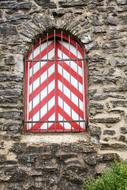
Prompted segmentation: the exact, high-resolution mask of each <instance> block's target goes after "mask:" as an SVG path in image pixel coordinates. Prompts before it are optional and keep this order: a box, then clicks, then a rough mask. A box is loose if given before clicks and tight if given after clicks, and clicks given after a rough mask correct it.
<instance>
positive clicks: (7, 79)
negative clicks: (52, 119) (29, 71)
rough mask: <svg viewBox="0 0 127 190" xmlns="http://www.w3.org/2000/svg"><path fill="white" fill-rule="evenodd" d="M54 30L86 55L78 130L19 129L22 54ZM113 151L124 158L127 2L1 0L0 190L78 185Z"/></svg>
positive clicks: (72, 189)
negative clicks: (83, 116) (82, 124)
mask: <svg viewBox="0 0 127 190" xmlns="http://www.w3.org/2000/svg"><path fill="white" fill-rule="evenodd" d="M52 28H57V29H64V30H66V31H69V32H70V33H72V34H73V35H75V36H76V37H77V39H79V40H80V41H81V42H82V43H83V44H84V47H85V49H86V52H87V63H88V97H87V98H88V118H89V121H88V129H87V132H86V133H83V134H38V135H37V134H36V135H35V134H24V133H23V67H24V63H23V57H24V54H25V53H26V52H27V51H28V49H29V48H30V46H31V44H32V40H33V39H35V38H36V36H37V35H38V34H41V33H43V32H44V31H46V30H48V29H52ZM116 153H117V154H116ZM117 155H120V156H121V158H123V159H127V1H126V0H112V1H111V0H88V1H87V0H47V1H44V0H35V1H34V0H10V1H6V0H1V1H0V190H11V189H12V190H33V189H37V190H38V189H41V190H42V189H44V190H47V189H52V190H77V189H81V184H82V181H83V179H84V178H86V177H88V176H90V175H96V174H98V173H99V172H100V171H101V169H102V168H103V167H104V166H105V164H107V163H108V162H110V161H112V160H114V159H116V158H118V156H117Z"/></svg>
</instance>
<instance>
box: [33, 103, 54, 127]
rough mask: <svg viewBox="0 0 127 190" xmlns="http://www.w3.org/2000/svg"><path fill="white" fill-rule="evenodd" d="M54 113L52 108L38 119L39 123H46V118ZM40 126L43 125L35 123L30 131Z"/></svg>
mask: <svg viewBox="0 0 127 190" xmlns="http://www.w3.org/2000/svg"><path fill="white" fill-rule="evenodd" d="M54 111H55V107H54V106H53V107H52V108H51V109H50V110H49V111H48V112H47V113H46V114H45V115H44V116H43V117H42V118H41V119H40V122H41V121H47V120H48V118H49V117H50V116H51V115H52V114H53V113H54ZM41 125H43V123H35V124H34V125H33V126H32V130H37V129H39V128H40V127H41Z"/></svg>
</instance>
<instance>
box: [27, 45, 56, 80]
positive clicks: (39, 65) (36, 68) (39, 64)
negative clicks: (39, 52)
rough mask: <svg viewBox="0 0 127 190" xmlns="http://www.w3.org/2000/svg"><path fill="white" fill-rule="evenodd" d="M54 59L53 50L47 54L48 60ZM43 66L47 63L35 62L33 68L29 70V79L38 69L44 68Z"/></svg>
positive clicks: (45, 57)
mask: <svg viewBox="0 0 127 190" xmlns="http://www.w3.org/2000/svg"><path fill="white" fill-rule="evenodd" d="M53 57H54V49H53V50H51V51H50V52H49V53H48V59H52V58H53ZM44 59H47V55H45V56H44V57H43V58H42V60H44ZM45 64H47V61H43V62H39V61H38V62H37V63H36V64H35V65H34V66H33V67H31V68H30V71H29V72H30V77H31V76H32V75H33V74H34V73H36V72H37V71H38V70H39V69H40V67H42V66H44V65H45Z"/></svg>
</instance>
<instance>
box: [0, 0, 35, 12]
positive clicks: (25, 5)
mask: <svg viewBox="0 0 127 190" xmlns="http://www.w3.org/2000/svg"><path fill="white" fill-rule="evenodd" d="M31 6H32V3H30V2H18V3H17V2H15V1H13V0H11V1H7V2H6V1H2V2H0V8H2V9H12V10H19V9H26V10H29V9H31Z"/></svg>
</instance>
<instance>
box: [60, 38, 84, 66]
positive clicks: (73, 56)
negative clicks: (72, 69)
mask: <svg viewBox="0 0 127 190" xmlns="http://www.w3.org/2000/svg"><path fill="white" fill-rule="evenodd" d="M57 47H58V48H59V49H60V50H61V51H62V52H64V53H65V54H66V55H67V56H69V57H70V59H78V58H77V57H76V56H75V55H74V54H73V53H72V52H71V51H69V50H68V49H66V48H65V47H64V46H63V45H62V44H60V43H59V42H57ZM74 62H76V63H77V65H78V66H80V67H81V68H82V61H78V60H74Z"/></svg>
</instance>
